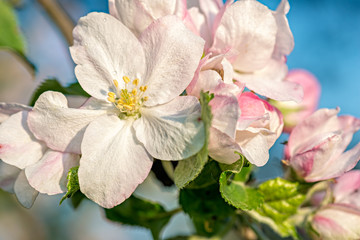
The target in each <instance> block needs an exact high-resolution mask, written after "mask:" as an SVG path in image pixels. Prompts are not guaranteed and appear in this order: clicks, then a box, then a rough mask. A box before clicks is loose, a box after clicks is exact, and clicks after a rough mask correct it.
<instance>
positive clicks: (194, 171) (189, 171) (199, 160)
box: [174, 92, 214, 189]
mask: <svg viewBox="0 0 360 240" xmlns="http://www.w3.org/2000/svg"><path fill="white" fill-rule="evenodd" d="M213 97H214V96H213V94H208V93H204V92H201V93H200V104H201V120H202V121H203V123H204V129H205V143H204V146H203V148H202V149H201V150H200V151H199V152H198V153H197V154H195V155H194V156H191V157H189V158H187V159H184V160H181V161H179V164H178V165H177V167H176V169H175V172H174V182H175V184H176V186H177V187H178V188H180V189H181V188H184V187H185V186H186V185H188V184H189V183H190V182H191V181H193V180H194V179H195V178H196V177H197V176H199V174H200V173H201V171H202V170H203V168H204V166H205V164H206V163H207V161H208V143H209V128H210V126H211V119H212V114H211V107H210V106H209V102H210V100H211V99H212V98H213Z"/></svg>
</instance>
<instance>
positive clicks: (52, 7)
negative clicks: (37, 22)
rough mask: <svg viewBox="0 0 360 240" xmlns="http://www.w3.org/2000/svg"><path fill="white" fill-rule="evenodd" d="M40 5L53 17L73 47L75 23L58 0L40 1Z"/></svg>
mask: <svg viewBox="0 0 360 240" xmlns="http://www.w3.org/2000/svg"><path fill="white" fill-rule="evenodd" d="M38 3H39V4H40V5H41V6H42V7H43V8H44V10H45V11H46V12H47V14H48V15H49V16H50V17H51V19H52V20H53V21H54V23H55V24H56V25H57V27H58V28H59V29H60V31H61V32H62V34H63V36H64V37H65V39H66V41H67V43H68V44H69V46H71V45H72V44H73V35H72V30H73V29H74V22H73V21H72V20H71V18H70V16H69V15H68V14H67V13H66V11H65V10H64V8H63V7H62V6H61V5H60V4H59V3H58V2H57V1H56V0H38Z"/></svg>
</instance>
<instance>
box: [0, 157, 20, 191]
mask: <svg viewBox="0 0 360 240" xmlns="http://www.w3.org/2000/svg"><path fill="white" fill-rule="evenodd" d="M20 172H21V169H19V168H17V167H14V166H12V165H9V164H6V163H4V162H3V161H1V160H0V188H1V189H2V190H4V191H7V192H10V193H14V184H15V181H16V179H17V177H18V176H19V173H20Z"/></svg>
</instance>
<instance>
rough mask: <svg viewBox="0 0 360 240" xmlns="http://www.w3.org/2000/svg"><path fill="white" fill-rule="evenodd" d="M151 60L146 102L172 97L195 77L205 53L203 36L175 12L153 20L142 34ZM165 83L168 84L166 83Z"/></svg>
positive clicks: (162, 101) (157, 101)
mask: <svg viewBox="0 0 360 240" xmlns="http://www.w3.org/2000/svg"><path fill="white" fill-rule="evenodd" d="M140 41H141V44H142V45H143V47H144V51H145V56H146V60H147V62H148V66H147V74H146V77H145V82H144V84H146V85H147V86H148V89H147V91H146V93H145V95H146V96H148V97H149V100H148V101H146V103H145V104H146V106H154V105H158V104H163V103H167V102H169V101H171V100H172V99H174V98H176V97H177V96H179V95H180V94H181V93H182V92H183V91H184V90H185V88H186V87H187V86H188V85H189V83H190V82H191V80H192V79H193V77H194V73H195V70H196V69H197V67H198V65H199V61H200V58H201V56H202V54H203V47H204V40H202V39H201V38H200V37H198V36H196V35H194V34H193V33H192V32H190V30H188V29H187V28H186V27H185V25H184V24H183V23H182V22H181V20H179V19H178V18H177V17H175V16H167V17H163V18H161V19H159V20H157V21H155V22H154V23H153V24H151V25H150V26H149V27H148V28H147V29H146V31H144V32H143V34H142V35H141V37H140ZM165 86H166V87H165Z"/></svg>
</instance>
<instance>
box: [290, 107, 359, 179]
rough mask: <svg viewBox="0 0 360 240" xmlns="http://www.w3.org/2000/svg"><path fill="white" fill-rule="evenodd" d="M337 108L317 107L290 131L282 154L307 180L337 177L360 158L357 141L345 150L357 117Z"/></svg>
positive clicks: (356, 124)
mask: <svg viewBox="0 0 360 240" xmlns="http://www.w3.org/2000/svg"><path fill="white" fill-rule="evenodd" d="M338 112H339V109H320V110H318V111H316V112H315V113H313V114H312V115H311V116H309V117H308V118H306V119H305V120H304V121H302V122H301V123H299V124H298V125H297V126H296V127H295V128H294V129H293V131H292V132H291V134H290V136H289V141H288V144H287V146H286V149H285V158H286V159H287V161H288V163H289V165H290V166H291V167H292V168H293V169H294V170H295V172H296V173H297V174H298V176H299V177H301V178H303V179H304V180H305V181H307V182H315V181H319V180H325V179H330V178H334V177H338V176H340V175H342V174H343V173H345V172H347V171H349V170H351V169H352V168H353V167H354V166H355V165H356V163H357V162H358V161H359V159H360V143H359V144H357V145H356V146H355V147H353V148H352V149H350V150H348V151H346V152H344V151H345V150H346V147H347V146H348V144H349V143H350V142H351V139H352V136H353V134H354V133H355V132H356V131H358V130H359V129H360V119H357V118H355V117H352V116H340V117H338V116H337V114H338Z"/></svg>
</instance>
